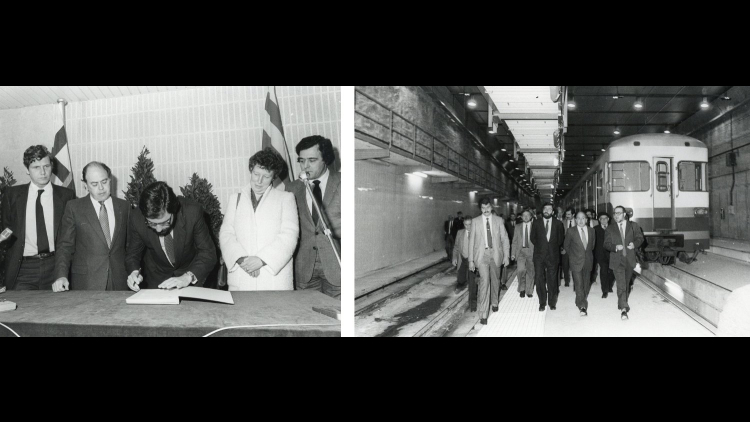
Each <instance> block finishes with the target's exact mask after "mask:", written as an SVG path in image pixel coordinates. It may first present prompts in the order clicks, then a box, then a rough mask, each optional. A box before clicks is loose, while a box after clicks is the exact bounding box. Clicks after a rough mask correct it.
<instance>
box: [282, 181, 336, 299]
mask: <svg viewBox="0 0 750 422" xmlns="http://www.w3.org/2000/svg"><path fill="white" fill-rule="evenodd" d="M328 171H329V172H330V174H329V175H328V184H327V186H326V191H325V194H324V195H323V210H322V211H323V214H324V216H323V218H325V219H326V222H327V223H328V227H329V228H330V229H331V237H332V238H333V243H334V244H335V245H336V251H337V252H339V256H340V251H341V173H339V172H337V171H334V170H333V169H332V168H330V167H329V168H328ZM286 190H287V191H288V192H292V193H294V198H295V199H296V200H297V214H298V216H299V245H297V250H296V252H295V255H294V278H295V279H296V280H298V281H299V280H304V281H308V280H310V279H311V278H312V274H313V268H314V267H315V256H316V255H317V254H318V253H320V260H321V262H322V264H323V271H325V274H326V279H328V282H329V283H331V284H333V285H334V286H340V285H341V266H340V265H339V263H338V260H336V255H335V254H334V252H333V249H332V248H331V242H329V241H328V237H327V236H326V235H325V233H324V232H323V223H321V222H320V221H318V225H317V227H316V226H315V225H314V224H313V219H312V212H311V210H310V207H308V206H307V196H306V192H307V189H306V188H305V184H304V182H302V181H301V180H295V181H294V182H292V183H290V184H289V185H288V186H287V187H286Z"/></svg>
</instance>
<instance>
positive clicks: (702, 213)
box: [694, 208, 708, 217]
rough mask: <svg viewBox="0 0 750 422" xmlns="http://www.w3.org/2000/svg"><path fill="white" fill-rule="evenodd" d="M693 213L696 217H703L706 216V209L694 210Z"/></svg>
mask: <svg viewBox="0 0 750 422" xmlns="http://www.w3.org/2000/svg"><path fill="white" fill-rule="evenodd" d="M694 213H695V216H696V217H705V216H707V215H708V208H695V210H694Z"/></svg>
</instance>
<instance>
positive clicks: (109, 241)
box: [0, 86, 341, 337]
mask: <svg viewBox="0 0 750 422" xmlns="http://www.w3.org/2000/svg"><path fill="white" fill-rule="evenodd" d="M340 132H341V87H338V86H0V150H2V153H1V154H0V167H2V169H1V170H0V172H1V173H0V209H1V213H0V337H16V336H18V337H33V336H77V337H80V336H118V337H130V336H134V337H162V336H190V337H198V336H203V337H207V336H211V337H221V336H264V337H270V336H284V337H288V336H305V337H311V336H326V337H339V336H341V258H340V257H341V174H340V169H341V158H340V152H341V133H340Z"/></svg>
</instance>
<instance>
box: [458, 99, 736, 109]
mask: <svg viewBox="0 0 750 422" xmlns="http://www.w3.org/2000/svg"><path fill="white" fill-rule="evenodd" d="M612 98H614V99H618V98H624V96H622V95H614V96H612ZM721 99H722V100H731V98H730V97H729V96H727V95H724V96H723V97H721ZM470 101H471V100H470ZM474 105H476V102H475V103H474ZM700 106H701V109H703V110H705V109H707V108H708V107H710V104H709V103H708V97H703V100H702V101H701V102H700ZM568 108H571V109H575V108H576V102H575V99H574V96H573V95H571V96H570V99H569V100H568ZM633 108H635V109H636V110H639V111H640V110H642V109H643V99H642V98H641V97H636V98H635V102H634V103H633Z"/></svg>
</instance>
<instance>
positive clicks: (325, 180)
mask: <svg viewBox="0 0 750 422" xmlns="http://www.w3.org/2000/svg"><path fill="white" fill-rule="evenodd" d="M328 174H329V171H328V167H326V171H324V172H323V174H321V175H320V177H318V178H317V179H310V180H311V181H313V182H314V181H316V180H320V184H321V185H325V184H327V183H328ZM311 183H312V182H311Z"/></svg>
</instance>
